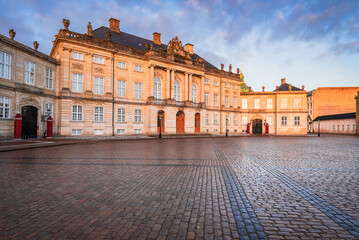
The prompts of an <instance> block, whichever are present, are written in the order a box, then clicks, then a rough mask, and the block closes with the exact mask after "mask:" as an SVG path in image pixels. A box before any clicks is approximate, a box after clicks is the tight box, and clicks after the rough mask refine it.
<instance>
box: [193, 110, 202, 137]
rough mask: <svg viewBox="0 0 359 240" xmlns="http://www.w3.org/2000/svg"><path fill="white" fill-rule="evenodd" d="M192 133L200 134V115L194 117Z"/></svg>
mask: <svg viewBox="0 0 359 240" xmlns="http://www.w3.org/2000/svg"><path fill="white" fill-rule="evenodd" d="M194 132H196V133H199V132H201V114H199V113H196V115H195V116H194Z"/></svg>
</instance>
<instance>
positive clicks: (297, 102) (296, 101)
mask: <svg viewBox="0 0 359 240" xmlns="http://www.w3.org/2000/svg"><path fill="white" fill-rule="evenodd" d="M294 108H296V109H298V108H300V98H294Z"/></svg>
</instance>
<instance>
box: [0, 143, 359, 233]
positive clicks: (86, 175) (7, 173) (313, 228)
mask: <svg viewBox="0 0 359 240" xmlns="http://www.w3.org/2000/svg"><path fill="white" fill-rule="evenodd" d="M358 140H359V139H358V137H353V136H333V137H330V136H328V137H323V138H303V137H302V138H295V137H280V138H274V137H266V138H263V137H258V138H255V137H253V138H239V137H238V138H213V139H211V138H199V139H196V138H190V139H162V140H141V141H109V142H99V143H97V144H86V145H79V144H77V145H63V146H57V147H51V148H41V149H40V148H37V149H26V150H19V151H12V152H3V153H0V212H1V214H0V238H1V239H185V238H187V239H239V238H240V239H313V238H321V239H356V238H359V236H358V232H359V226H358V221H359V189H358V187H357V183H358V182H359V141H358Z"/></svg>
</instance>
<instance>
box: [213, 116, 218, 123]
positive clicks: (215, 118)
mask: <svg viewBox="0 0 359 240" xmlns="http://www.w3.org/2000/svg"><path fill="white" fill-rule="evenodd" d="M213 123H214V125H218V114H214V121H213Z"/></svg>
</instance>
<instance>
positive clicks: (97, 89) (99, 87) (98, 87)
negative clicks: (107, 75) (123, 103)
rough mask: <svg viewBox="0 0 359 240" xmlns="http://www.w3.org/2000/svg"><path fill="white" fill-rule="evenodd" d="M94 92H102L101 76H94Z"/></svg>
mask: <svg viewBox="0 0 359 240" xmlns="http://www.w3.org/2000/svg"><path fill="white" fill-rule="evenodd" d="M95 94H103V78H102V77H95Z"/></svg>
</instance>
